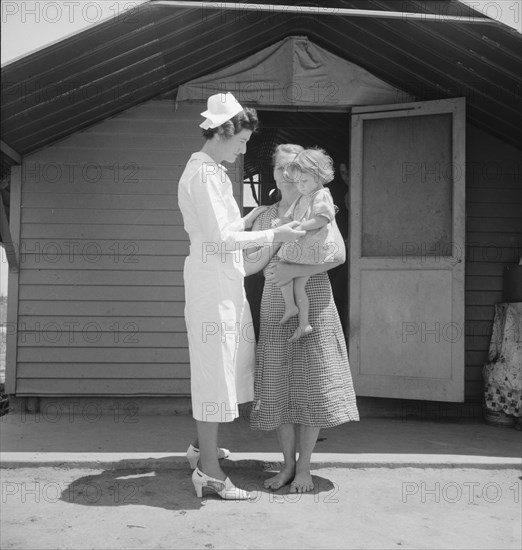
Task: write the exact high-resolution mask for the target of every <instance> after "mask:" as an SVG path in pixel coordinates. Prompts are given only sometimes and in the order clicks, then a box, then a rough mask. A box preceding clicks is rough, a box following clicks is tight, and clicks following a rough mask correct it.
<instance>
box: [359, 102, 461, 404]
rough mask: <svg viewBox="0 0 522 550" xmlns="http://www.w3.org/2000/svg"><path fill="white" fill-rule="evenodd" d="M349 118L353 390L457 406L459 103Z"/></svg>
mask: <svg viewBox="0 0 522 550" xmlns="http://www.w3.org/2000/svg"><path fill="white" fill-rule="evenodd" d="M352 115H353V116H352V140H351V165H352V174H351V182H352V183H351V185H352V192H351V221H350V224H351V231H350V233H351V238H350V348H349V351H350V364H351V369H352V375H353V378H354V383H355V390H356V393H357V394H358V395H361V396H375V397H395V398H404V399H424V400H435V401H463V400H464V235H465V101H464V98H458V99H448V100H441V101H429V102H420V103H405V104H401V105H397V104H395V105H379V106H375V107H358V108H354V109H353V111H352Z"/></svg>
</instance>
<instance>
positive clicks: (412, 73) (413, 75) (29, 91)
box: [2, 0, 522, 155]
mask: <svg viewBox="0 0 522 550" xmlns="http://www.w3.org/2000/svg"><path fill="white" fill-rule="evenodd" d="M263 3H264V4H266V3H269V4H288V2H287V1H286V2H281V1H278V0H270V1H269V2H266V1H264V2H263V1H261V2H257V4H263ZM173 4H175V3H174V2H173ZM219 4H220V5H223V4H224V3H219ZM235 4H236V6H237V3H235ZM324 4H325V5H326V6H328V7H331V8H339V7H340V8H365V9H374V10H380V11H382V10H384V11H401V10H405V9H408V10H409V11H411V12H414V11H416V12H421V13H435V14H437V13H438V14H441V20H440V21H409V20H401V19H393V20H391V19H380V18H353V17H347V16H339V15H335V13H332V14H324V15H323V14H321V15H320V14H315V15H309V14H296V13H275V12H270V11H268V12H266V11H259V12H244V11H232V10H230V11H229V10H226V9H210V8H209V9H205V10H203V11H202V10H201V9H194V8H185V7H179V6H176V7H173V6H171V5H168V6H166V5H162V4H157V3H155V2H154V1H149V2H147V3H145V4H141V5H139V6H138V7H137V8H136V9H135V10H133V11H132V12H129V15H128V16H121V17H119V18H112V19H110V20H108V21H105V22H102V23H100V24H98V25H96V26H94V27H91V28H89V29H87V30H85V31H83V32H81V33H79V34H77V35H74V36H71V37H69V38H66V39H64V40H63V41H61V42H58V43H55V44H52V45H50V46H48V47H46V48H44V49H42V50H40V51H38V52H35V53H33V54H31V55H29V56H27V57H24V58H22V59H19V60H17V61H15V62H13V63H10V64H8V65H6V66H5V67H3V68H2V81H3V85H2V140H3V141H4V142H5V143H6V144H7V145H8V146H9V147H11V148H12V149H14V150H15V151H16V152H18V153H19V154H21V155H25V154H28V153H31V152H33V151H36V150H38V149H40V148H42V147H44V146H46V145H49V144H51V143H53V142H55V141H57V140H59V139H62V138H64V137H66V136H68V135H70V134H71V133H74V132H76V131H78V130H81V129H82V128H86V127H88V126H90V125H92V124H94V123H96V122H99V121H101V120H103V119H105V118H107V117H110V116H114V115H115V114H117V113H119V112H121V111H124V110H126V109H128V108H130V107H132V106H135V105H137V104H139V103H142V102H144V101H147V100H149V99H152V98H154V97H158V96H163V97H174V95H172V94H173V92H175V91H176V90H177V88H178V87H179V86H180V85H181V84H184V83H186V82H189V81H191V80H194V79H196V78H199V77H201V76H203V75H206V74H209V73H212V72H215V71H218V70H220V69H222V68H224V67H226V66H228V65H231V64H233V63H235V62H238V61H240V60H241V59H244V58H246V57H248V56H250V55H252V54H254V53H255V52H257V51H259V50H261V49H262V48H265V47H267V46H269V45H271V44H274V43H275V42H278V41H280V40H282V39H283V38H285V37H287V36H291V35H302V36H307V37H308V38H309V39H310V40H311V41H313V42H314V43H315V44H317V45H318V46H320V47H322V48H324V49H326V50H328V51H329V52H331V53H332V54H334V55H337V56H339V57H341V58H343V59H346V60H348V61H350V62H352V63H355V64H357V65H359V66H360V67H363V68H364V69H366V70H367V71H368V72H370V73H372V74H373V75H375V76H376V77H378V78H380V79H382V80H384V81H385V82H387V83H389V84H390V85H392V86H395V87H397V88H399V89H402V90H404V91H405V92H407V93H409V94H411V95H412V96H414V97H416V99H418V100H430V99H441V98H446V97H460V96H465V97H466V98H467V117H468V120H469V121H470V122H471V123H473V124H475V125H476V126H478V127H481V128H483V129H484V130H486V131H488V132H490V133H491V134H493V135H495V136H497V137H499V138H501V139H503V140H504V141H506V142H508V143H511V144H514V145H516V146H518V147H520V143H521V141H522V139H521V138H522V130H521V128H522V115H521V109H520V97H521V93H522V79H521V76H520V73H521V71H520V69H521V67H522V37H521V36H520V35H519V34H518V33H517V32H516V31H515V30H513V29H511V28H509V27H507V26H504V25H500V24H495V25H489V24H485V23H473V24H465V23H458V22H451V21H446V20H444V15H448V14H454V15H469V14H473V13H475V12H473V10H471V9H469V8H467V7H466V6H464V5H462V4H460V3H458V2H455V1H454V0H441V1H436V2H433V1H431V2H427V1H416V0H410V1H409V2H400V3H399V2H395V1H393V0H365V1H364V2H362V0H329V1H327V2H325V3H324ZM321 5H322V4H321ZM332 12H335V10H334V9H332ZM164 94H167V95H164ZM169 94H170V95H169Z"/></svg>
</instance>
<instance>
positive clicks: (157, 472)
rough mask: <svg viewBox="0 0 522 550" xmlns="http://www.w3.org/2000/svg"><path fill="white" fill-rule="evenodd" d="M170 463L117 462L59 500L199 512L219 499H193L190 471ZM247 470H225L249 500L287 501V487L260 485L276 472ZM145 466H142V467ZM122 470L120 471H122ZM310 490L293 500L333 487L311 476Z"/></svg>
mask: <svg viewBox="0 0 522 550" xmlns="http://www.w3.org/2000/svg"><path fill="white" fill-rule="evenodd" d="M169 461H170V462H172V460H171V459H169V458H168V457H167V458H165V459H160V460H157V461H154V462H155V463H154V462H153V463H152V464H151V461H150V460H147V461H142V463H143V466H142V467H140V464H139V462H140V461H138V460H135V461H133V467H132V468H125V466H126V463H125V461H122V463H117V464H115V465H114V469H110V470H105V471H103V472H101V473H97V474H91V475H87V476H83V477H80V478H78V479H76V480H74V481H72V482H71V483H69V485H68V486H67V487H66V488H65V489H64V490H63V491H62V493H61V495H60V500H61V501H63V502H66V503H69V504H80V505H83V506H107V507H112V506H129V505H139V506H152V507H155V508H163V509H166V510H174V511H176V510H177V511H179V512H180V514H183V513H184V512H185V511H187V510H198V509H200V508H201V507H202V506H203V505H204V503H205V501H206V500H218V501H219V500H220V497H219V496H218V495H216V494H215V493H211V492H209V493H208V494H205V495H204V496H203V498H202V499H200V498H197V497H196V493H195V490H194V487H193V485H192V480H191V474H192V470H190V469H189V468H186V469H169V468H167V467H166V466H167V465H168V462H169ZM248 462H249V466H248V467H240V468H236V469H232V468H226V467H225V469H226V471H227V473H228V474H229V475H230V476H231V478H232V479H233V481H234V483H235V484H236V485H237V486H238V487H240V488H242V489H245V490H247V491H249V492H250V493H251V495H252V501H253V502H255V501H256V500H258V499H259V498H260V497H261V495H262V494H263V493H268V494H270V495H272V496H271V498H273V500H274V501H277V500H278V499H282V498H284V499H285V500H289V499H290V500H291V499H292V498H293V496H294V495H292V494H289V485H286V486H284V487H282V488H281V489H279V490H277V491H272V490H269V489H265V487H264V486H263V482H264V480H265V479H267V478H268V477H271V476H273V475H274V472H275V471H277V470H276V469H272V468H271V465H270V464H267V463H265V462H262V461H255V460H251V461H248ZM145 465H146V466H145ZM122 467H123V469H122ZM312 479H313V482H314V490H313V491H312V492H311V493H308V494H307V495H296V498H303V497H306V496H309V497H310V498H317V496H318V495H319V494H321V493H323V494H325V493H331V492H332V491H335V485H334V484H333V483H332V482H331V481H330V480H329V479H326V478H324V477H321V476H317V475H312Z"/></svg>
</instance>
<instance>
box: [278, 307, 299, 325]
mask: <svg viewBox="0 0 522 550" xmlns="http://www.w3.org/2000/svg"><path fill="white" fill-rule="evenodd" d="M298 313H299V309H298V308H297V306H293V307H291V308H286V310H285V313H284V315H283V317H281V321H279V324H280V325H284V324H285V323H286V322H287V321H289V320H290V319H291V318H292V317H294V316H295V315H297V314H298Z"/></svg>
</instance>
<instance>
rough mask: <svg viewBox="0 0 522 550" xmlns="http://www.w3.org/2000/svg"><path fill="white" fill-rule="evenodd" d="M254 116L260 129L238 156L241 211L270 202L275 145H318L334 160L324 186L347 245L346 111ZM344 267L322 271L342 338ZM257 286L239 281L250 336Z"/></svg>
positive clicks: (257, 281) (256, 281) (259, 281)
mask: <svg viewBox="0 0 522 550" xmlns="http://www.w3.org/2000/svg"><path fill="white" fill-rule="evenodd" d="M258 115H259V120H260V123H261V124H260V129H259V130H258V131H257V132H256V133H255V134H254V135H253V136H252V137H251V139H250V141H249V143H248V150H247V153H246V155H245V158H244V173H245V179H244V192H243V197H244V204H243V206H245V208H244V210H245V211H249V210H250V209H251V208H253V207H254V205H255V204H256V203H257V204H272V203H273V202H274V200H273V198H272V197H271V193H270V192H271V191H272V190H274V189H275V182H274V178H273V175H272V155H273V153H274V151H275V148H276V147H277V146H278V145H279V144H281V143H297V144H299V145H302V146H303V147H321V148H322V149H324V150H325V151H326V152H327V153H328V154H329V155H330V156H331V157H332V159H333V160H334V164H335V179H334V180H333V181H332V182H331V183H330V184H328V188H329V189H330V192H331V193H332V196H333V199H334V202H335V204H336V206H337V207H338V208H339V212H338V213H337V216H336V220H337V224H338V226H339V229H340V231H341V233H342V235H343V237H344V238H345V240H346V241H348V229H349V224H348V209H349V199H350V196H349V181H348V177H349V169H348V167H349V154H350V115H349V113H322V112H288V111H260V110H258ZM341 165H344V166H341ZM347 256H348V253H347ZM348 264H349V262H348V261H347V262H346V263H345V264H343V265H342V266H339V267H337V268H335V269H332V270H330V271H329V272H328V275H329V277H330V282H331V284H332V290H333V295H334V300H335V303H336V306H337V310H338V311H339V317H340V319H341V323H342V325H343V330H344V334H345V335H347V334H348V333H347V318H348V273H349V270H348ZM263 282H264V279H263V277H262V274H259V275H257V276H256V275H254V276H251V277H248V278H247V280H246V282H245V283H246V289H247V295H248V299H249V301H250V305H251V309H252V316H253V318H254V325H255V326H256V334H257V319H258V316H259V306H260V301H261V292H262V285H263Z"/></svg>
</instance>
